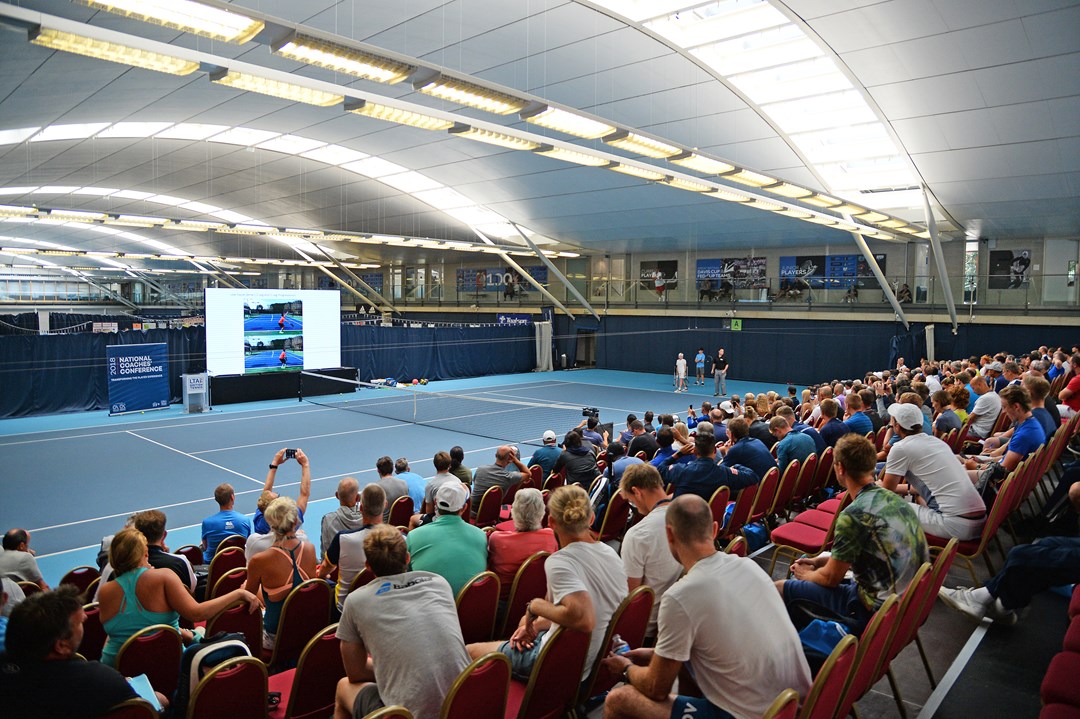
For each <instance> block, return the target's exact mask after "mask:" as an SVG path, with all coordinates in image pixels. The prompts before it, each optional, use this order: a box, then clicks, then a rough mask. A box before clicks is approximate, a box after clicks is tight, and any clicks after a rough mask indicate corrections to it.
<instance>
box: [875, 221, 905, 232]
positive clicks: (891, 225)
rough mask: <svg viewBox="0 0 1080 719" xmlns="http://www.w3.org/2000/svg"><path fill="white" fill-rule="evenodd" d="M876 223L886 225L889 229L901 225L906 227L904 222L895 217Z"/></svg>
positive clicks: (897, 228) (897, 227)
mask: <svg viewBox="0 0 1080 719" xmlns="http://www.w3.org/2000/svg"><path fill="white" fill-rule="evenodd" d="M877 224H879V225H881V226H882V227H888V228H889V229H890V230H899V229H900V228H902V227H907V223H906V222H904V221H903V220H897V219H892V220H883V221H882V222H879V223H877Z"/></svg>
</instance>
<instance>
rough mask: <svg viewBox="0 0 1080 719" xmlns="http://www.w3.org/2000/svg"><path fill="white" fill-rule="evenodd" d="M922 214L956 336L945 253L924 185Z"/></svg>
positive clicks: (954, 307) (954, 308) (954, 305)
mask: <svg viewBox="0 0 1080 719" xmlns="http://www.w3.org/2000/svg"><path fill="white" fill-rule="evenodd" d="M922 198H923V212H925V213H926V229H927V230H929V231H930V248H931V249H932V250H933V251H934V264H935V265H937V272H938V277H939V278H941V289H942V291H943V292H944V293H945V306H946V307H947V308H948V310H949V321H950V322H952V333H953V334H956V303H955V302H954V301H953V296H952V283H951V282H949V275H948V274H946V271H945V253H944V252H942V250H941V239H940V238H939V237H938V231H937V220H935V219H934V211H933V210H932V209H931V208H930V194H929V192H927V189H926V185H923V188H922Z"/></svg>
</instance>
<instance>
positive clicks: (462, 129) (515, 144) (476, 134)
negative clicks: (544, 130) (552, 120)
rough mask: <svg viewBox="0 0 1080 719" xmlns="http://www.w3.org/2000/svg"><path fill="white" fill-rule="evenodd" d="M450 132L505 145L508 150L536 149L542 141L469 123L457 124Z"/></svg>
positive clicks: (501, 145)
mask: <svg viewBox="0 0 1080 719" xmlns="http://www.w3.org/2000/svg"><path fill="white" fill-rule="evenodd" d="M450 134H451V135H457V136H458V137H467V138H469V139H470V140H476V141H477V142H485V143H487V144H489V145H495V146H496V147H504V148H506V149H507V150H535V149H536V148H538V147H540V143H538V142H533V141H532V140H525V139H523V138H520V137H514V136H513V135H507V134H506V133H503V132H494V131H492V130H483V129H481V128H479V127H470V126H469V125H461V124H458V125H455V126H454V127H452V128H451V129H450Z"/></svg>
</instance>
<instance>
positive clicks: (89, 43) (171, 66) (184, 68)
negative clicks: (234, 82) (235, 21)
mask: <svg viewBox="0 0 1080 719" xmlns="http://www.w3.org/2000/svg"><path fill="white" fill-rule="evenodd" d="M30 42H32V43H34V44H35V45H40V46H41V47H47V48H49V49H51V50H62V51H63V52H70V53H72V54H74V55H82V56H83V57H92V58H94V59H95V60H107V61H108V62H115V63H119V64H121V65H130V66H131V67H139V68H142V69H143V70H154V71H155V72H164V73H168V74H170V75H190V74H191V73H193V72H195V71H196V70H198V69H199V63H197V62H194V61H192V60H182V59H180V58H178V57H170V56H169V55H163V54H161V53H157V52H150V51H149V50H140V49H138V48H134V47H128V46H127V45H121V44H119V43H115V42H107V41H105V40H96V39H94V38H92V37H86V36H84V35H76V34H75V33H70V32H62V31H60V30H53V29H51V28H43V27H39V28H37V29H35V30H31V31H30Z"/></svg>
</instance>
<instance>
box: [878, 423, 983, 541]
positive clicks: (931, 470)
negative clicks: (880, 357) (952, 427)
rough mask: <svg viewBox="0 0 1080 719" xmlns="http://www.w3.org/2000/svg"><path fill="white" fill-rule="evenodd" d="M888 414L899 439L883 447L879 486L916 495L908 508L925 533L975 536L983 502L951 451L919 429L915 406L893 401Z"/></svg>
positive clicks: (972, 537)
mask: <svg viewBox="0 0 1080 719" xmlns="http://www.w3.org/2000/svg"><path fill="white" fill-rule="evenodd" d="M889 415H890V416H891V418H892V422H891V425H890V426H891V427H892V431H893V433H895V434H898V435H899V436H900V441H899V442H897V443H896V444H895V445H893V448H892V450H890V451H889V456H888V460H887V461H886V463H885V477H884V479H883V480H882V483H881V484H882V486H883V487H885V488H886V489H890V490H892V491H894V492H897V493H898V494H909V495H910V494H914V495H915V496H916V497H917V498H918V500H919V501H917V502H916V504H914V505H912V508H913V509H914V510H915V514H916V515H917V516H918V518H919V524H921V525H922V528H923V531H924V532H926V533H927V534H932V535H934V536H935V537H943V538H948V537H956V538H957V539H959V540H961V541H963V540H968V539H976V538H978V536H979V535H980V534H981V533H982V528H983V523H984V522H985V521H986V504H985V503H984V502H983V499H982V497H980V496H979V492H978V491H977V490H976V489H975V485H974V484H972V483H971V480H970V479H969V478H968V474H967V471H966V470H965V469H964V466H963V465H962V464H960V463H959V462H958V461H956V455H955V454H953V452H952V449H950V448H949V445H947V444H945V443H944V442H942V441H941V440H940V439H938V438H937V437H931V436H929V435H927V434H924V433H923V417H922V412H920V411H919V408H918V407H916V406H915V405H913V404H901V403H899V402H897V403H895V404H893V405H890V406H889Z"/></svg>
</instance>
